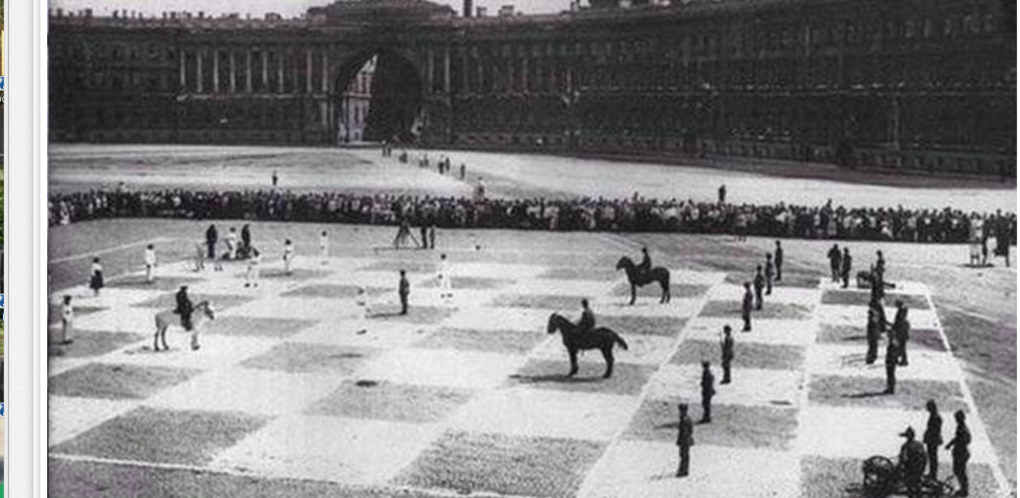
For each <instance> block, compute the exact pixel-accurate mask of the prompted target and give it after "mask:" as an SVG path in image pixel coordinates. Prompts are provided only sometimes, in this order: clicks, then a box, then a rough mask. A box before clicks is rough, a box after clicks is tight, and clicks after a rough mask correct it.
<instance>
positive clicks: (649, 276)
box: [616, 256, 672, 306]
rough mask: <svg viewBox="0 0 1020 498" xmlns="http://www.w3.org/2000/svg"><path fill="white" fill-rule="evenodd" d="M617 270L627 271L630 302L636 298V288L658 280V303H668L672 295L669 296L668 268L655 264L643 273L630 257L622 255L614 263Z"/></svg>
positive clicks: (632, 303)
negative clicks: (660, 289)
mask: <svg viewBox="0 0 1020 498" xmlns="http://www.w3.org/2000/svg"><path fill="white" fill-rule="evenodd" d="M616 269H617V270H625V271H626V272H627V281H629V282H630V304H631V306H633V305H634V301H636V300H637V288H638V287H644V286H646V285H648V284H650V283H652V282H658V283H659V285H660V286H661V287H662V297H661V298H659V304H665V303H668V302H669V300H670V299H671V297H672V296H670V290H669V270H667V269H665V268H663V267H661V266H656V267H655V268H652V269H651V270H648V271H647V272H645V273H641V272H639V271H638V269H637V266H636V265H634V262H633V261H631V260H630V258H628V257H626V256H624V257H622V258H620V261H619V262H618V263H616Z"/></svg>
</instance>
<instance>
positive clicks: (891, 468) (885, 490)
mask: <svg viewBox="0 0 1020 498" xmlns="http://www.w3.org/2000/svg"><path fill="white" fill-rule="evenodd" d="M861 470H862V471H863V473H864V491H865V492H866V493H867V494H868V496H888V495H890V494H891V493H892V492H893V491H894V489H895V486H896V465H895V464H893V462H892V460H890V459H888V458H886V457H884V456H873V457H871V458H868V459H867V460H865V461H864V464H863V465H861Z"/></svg>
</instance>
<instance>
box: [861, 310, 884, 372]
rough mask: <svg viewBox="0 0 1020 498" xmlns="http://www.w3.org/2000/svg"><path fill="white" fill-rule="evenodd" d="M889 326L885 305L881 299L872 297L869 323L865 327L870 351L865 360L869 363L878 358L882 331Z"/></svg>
mask: <svg viewBox="0 0 1020 498" xmlns="http://www.w3.org/2000/svg"><path fill="white" fill-rule="evenodd" d="M887 326H888V323H887V322H886V317H885V307H883V306H882V302H881V301H879V300H875V299H872V300H871V303H870V304H869V305H868V324H867V327H866V329H865V330H866V336H867V340H868V352H867V354H866V355H865V360H864V361H865V363H867V364H868V365H871V364H872V363H875V360H877V359H878V341H879V340H880V339H881V338H882V333H883V332H885V330H886V327H887Z"/></svg>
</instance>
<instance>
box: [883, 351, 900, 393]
mask: <svg viewBox="0 0 1020 498" xmlns="http://www.w3.org/2000/svg"><path fill="white" fill-rule="evenodd" d="M899 355H900V352H899V347H898V346H897V344H896V338H895V337H889V343H888V344H887V345H886V347H885V391H884V393H885V394H896V365H897V358H899Z"/></svg>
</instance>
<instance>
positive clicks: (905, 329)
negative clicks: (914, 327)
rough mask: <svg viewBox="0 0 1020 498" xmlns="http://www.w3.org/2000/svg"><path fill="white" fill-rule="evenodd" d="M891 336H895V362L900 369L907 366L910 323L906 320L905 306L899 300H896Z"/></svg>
mask: <svg viewBox="0 0 1020 498" xmlns="http://www.w3.org/2000/svg"><path fill="white" fill-rule="evenodd" d="M892 331H893V334H894V335H895V336H896V342H897V343H898V344H897V352H898V353H899V357H898V358H897V360H898V361H899V364H900V366H901V367H905V366H907V341H908V340H910V321H909V320H907V306H906V305H905V304H903V301H902V300H901V299H897V300H896V318H894V319H893V324H892Z"/></svg>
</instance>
